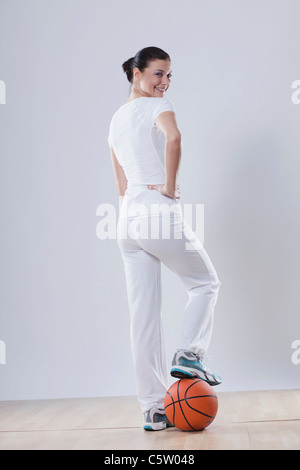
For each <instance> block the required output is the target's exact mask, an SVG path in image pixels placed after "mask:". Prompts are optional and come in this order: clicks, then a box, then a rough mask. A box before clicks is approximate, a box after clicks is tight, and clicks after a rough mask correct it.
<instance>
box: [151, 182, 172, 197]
mask: <svg viewBox="0 0 300 470" xmlns="http://www.w3.org/2000/svg"><path fill="white" fill-rule="evenodd" d="M147 188H148V189H156V191H158V192H160V193H161V194H162V195H163V196H167V197H170V198H171V199H180V188H179V184H177V185H176V189H175V190H174V189H173V190H172V189H170V188H168V187H167V186H166V185H165V184H148V186H147Z"/></svg>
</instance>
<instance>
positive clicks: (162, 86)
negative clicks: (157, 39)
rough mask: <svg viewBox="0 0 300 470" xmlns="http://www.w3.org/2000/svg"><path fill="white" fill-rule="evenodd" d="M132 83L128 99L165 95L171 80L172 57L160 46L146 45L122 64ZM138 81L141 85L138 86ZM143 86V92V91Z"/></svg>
mask: <svg viewBox="0 0 300 470" xmlns="http://www.w3.org/2000/svg"><path fill="white" fill-rule="evenodd" d="M122 67H123V70H124V72H125V73H126V75H127V79H128V81H129V82H130V83H131V85H132V89H131V94H130V96H129V99H128V101H130V100H131V99H134V98H138V97H139V96H154V97H155V96H158V97H160V96H163V95H164V94H165V92H166V91H167V89H168V88H169V86H170V82H171V76H172V74H171V70H170V67H171V59H170V56H169V54H168V53H167V52H165V51H163V50H162V49H160V48H158V47H145V48H144V49H141V50H140V51H139V52H138V53H137V54H136V55H135V56H134V57H131V58H130V59H128V60H127V61H126V62H124V63H123V64H122ZM136 81H138V82H139V83H140V86H139V87H137V86H136ZM141 88H142V93H141Z"/></svg>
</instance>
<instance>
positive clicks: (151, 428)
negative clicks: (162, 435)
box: [144, 423, 167, 431]
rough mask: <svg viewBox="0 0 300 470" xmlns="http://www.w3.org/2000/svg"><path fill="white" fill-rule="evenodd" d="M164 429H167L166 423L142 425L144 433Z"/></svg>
mask: <svg viewBox="0 0 300 470" xmlns="http://www.w3.org/2000/svg"><path fill="white" fill-rule="evenodd" d="M166 427H167V424H166V423H145V424H144V429H145V431H162V430H163V429H166Z"/></svg>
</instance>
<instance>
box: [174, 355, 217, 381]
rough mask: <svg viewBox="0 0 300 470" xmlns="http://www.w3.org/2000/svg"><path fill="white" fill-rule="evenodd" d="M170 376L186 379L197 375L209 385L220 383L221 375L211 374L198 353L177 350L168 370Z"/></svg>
mask: <svg viewBox="0 0 300 470" xmlns="http://www.w3.org/2000/svg"><path fill="white" fill-rule="evenodd" d="M170 373H171V375H172V377H177V378H179V379H188V378H190V379H191V378H193V377H197V378H199V379H201V380H204V381H205V382H207V383H208V384H209V385H212V386H214V385H220V384H221V383H222V379H221V377H219V376H217V375H215V374H213V373H212V372H211V371H210V370H209V369H208V368H207V366H206V365H205V364H204V362H203V358H201V356H200V355H198V354H195V353H192V352H189V351H177V352H176V353H175V355H174V358H173V361H172V368H171V371H170Z"/></svg>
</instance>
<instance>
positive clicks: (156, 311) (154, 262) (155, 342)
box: [119, 239, 168, 412]
mask: <svg viewBox="0 0 300 470" xmlns="http://www.w3.org/2000/svg"><path fill="white" fill-rule="evenodd" d="M119 246H120V249H121V254H122V258H123V262H124V269H125V274H126V284H127V294H128V303H129V311H130V316H131V323H130V325H131V326H130V335H131V346H132V354H133V360H134V366H135V374H136V385H137V397H138V400H139V403H140V405H141V408H142V411H143V412H145V411H148V410H149V409H150V408H154V407H156V408H164V398H165V394H166V391H167V389H168V369H167V362H166V353H165V344H164V337H163V329H162V318H161V262H160V260H159V259H157V258H156V257H155V256H153V255H151V254H150V253H147V252H146V251H144V250H143V249H142V248H140V247H139V246H138V245H137V244H136V242H135V241H134V240H130V239H127V240H119Z"/></svg>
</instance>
